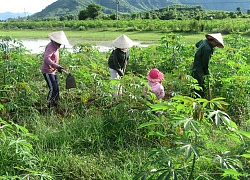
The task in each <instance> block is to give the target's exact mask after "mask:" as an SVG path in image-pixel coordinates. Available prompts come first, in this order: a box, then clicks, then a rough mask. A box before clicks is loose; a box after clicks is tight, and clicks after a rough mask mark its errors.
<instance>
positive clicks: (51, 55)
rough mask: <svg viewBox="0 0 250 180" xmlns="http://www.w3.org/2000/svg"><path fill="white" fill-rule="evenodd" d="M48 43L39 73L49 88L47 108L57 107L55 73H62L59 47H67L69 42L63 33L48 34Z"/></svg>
mask: <svg viewBox="0 0 250 180" xmlns="http://www.w3.org/2000/svg"><path fill="white" fill-rule="evenodd" d="M48 37H49V38H50V40H51V41H50V42H49V43H48V44H47V46H46V48H45V52H44V58H43V63H42V67H41V72H42V73H43V76H44V79H45V81H46V83H47V86H48V88H49V93H48V96H47V106H48V107H49V108H50V107H53V106H54V107H57V106H58V100H59V87H58V81H57V74H56V71H58V72H60V73H62V69H63V67H62V66H60V65H59V49H60V46H61V45H64V46H65V45H68V44H69V41H68V39H67V37H66V35H65V34H64V32H63V31H57V32H52V33H50V34H48Z"/></svg>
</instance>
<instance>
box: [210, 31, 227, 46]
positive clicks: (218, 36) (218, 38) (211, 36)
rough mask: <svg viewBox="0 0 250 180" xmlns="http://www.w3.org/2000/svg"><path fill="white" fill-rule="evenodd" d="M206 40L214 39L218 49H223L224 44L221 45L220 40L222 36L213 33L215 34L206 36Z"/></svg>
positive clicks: (221, 41) (221, 40)
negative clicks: (217, 43)
mask: <svg viewBox="0 0 250 180" xmlns="http://www.w3.org/2000/svg"><path fill="white" fill-rule="evenodd" d="M206 38H207V39H211V38H212V39H216V40H217V41H218V42H219V43H220V45H219V46H218V47H219V48H224V43H223V39H222V36H221V33H215V34H207V35H206Z"/></svg>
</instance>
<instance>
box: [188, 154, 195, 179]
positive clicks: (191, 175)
mask: <svg viewBox="0 0 250 180" xmlns="http://www.w3.org/2000/svg"><path fill="white" fill-rule="evenodd" d="M195 157H196V155H195V154H194V157H193V164H192V169H191V172H190V175H189V177H188V179H189V180H191V179H192V178H193V172H194V165H195Z"/></svg>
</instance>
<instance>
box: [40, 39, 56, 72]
mask: <svg viewBox="0 0 250 180" xmlns="http://www.w3.org/2000/svg"><path fill="white" fill-rule="evenodd" d="M59 48H60V47H57V46H56V44H55V43H54V42H52V41H51V42H50V43H49V44H48V45H47V46H46V48H45V52H44V58H43V63H42V68H41V71H42V73H48V74H55V73H56V69H57V68H58V66H59Z"/></svg>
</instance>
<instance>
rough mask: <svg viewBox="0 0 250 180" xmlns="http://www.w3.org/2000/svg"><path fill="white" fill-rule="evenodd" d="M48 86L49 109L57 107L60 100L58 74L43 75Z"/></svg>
mask: <svg viewBox="0 0 250 180" xmlns="http://www.w3.org/2000/svg"><path fill="white" fill-rule="evenodd" d="M43 76H44V79H45V81H46V83H47V85H48V88H49V93H48V96H47V104H48V106H49V107H51V106H57V104H58V100H59V87H58V81H57V75H56V74H46V73H44V74H43Z"/></svg>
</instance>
